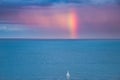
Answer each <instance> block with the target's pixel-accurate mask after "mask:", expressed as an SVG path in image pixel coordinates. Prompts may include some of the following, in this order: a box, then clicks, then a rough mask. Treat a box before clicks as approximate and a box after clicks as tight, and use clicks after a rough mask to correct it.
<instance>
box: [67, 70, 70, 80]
mask: <svg viewBox="0 0 120 80" xmlns="http://www.w3.org/2000/svg"><path fill="white" fill-rule="evenodd" d="M66 79H67V80H70V73H69V71H67V73H66Z"/></svg>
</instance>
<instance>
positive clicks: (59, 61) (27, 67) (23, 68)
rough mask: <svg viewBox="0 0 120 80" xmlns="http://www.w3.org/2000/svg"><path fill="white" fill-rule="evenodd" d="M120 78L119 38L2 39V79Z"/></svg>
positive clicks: (78, 79) (80, 79)
mask: <svg viewBox="0 0 120 80" xmlns="http://www.w3.org/2000/svg"><path fill="white" fill-rule="evenodd" d="M67 72H69V74H70V79H69V80H120V40H104V39H103V40H102V39H101V40H99V39H98V40H94V39H93V40H87V39H86V40H81V39H77V40H69V39H68V40H64V39H63V40H54V39H51V40H49V39H46V40H44V39H43V40H41V39H0V80H67V79H66V73H67Z"/></svg>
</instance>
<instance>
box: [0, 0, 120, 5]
mask: <svg viewBox="0 0 120 80" xmlns="http://www.w3.org/2000/svg"><path fill="white" fill-rule="evenodd" d="M54 3H57V4H59V3H66V4H69V3H75V4H80V5H106V4H120V1H119V0H0V6H25V5H39V6H48V5H52V4H54Z"/></svg>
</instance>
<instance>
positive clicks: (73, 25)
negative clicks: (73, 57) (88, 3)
mask: <svg viewBox="0 0 120 80" xmlns="http://www.w3.org/2000/svg"><path fill="white" fill-rule="evenodd" d="M77 21H78V20H77V14H76V11H75V10H74V9H73V10H71V11H70V13H69V15H68V28H69V31H70V37H71V38H73V39H76V38H77V37H78V35H77V30H78V28H77V24H78V23H77Z"/></svg>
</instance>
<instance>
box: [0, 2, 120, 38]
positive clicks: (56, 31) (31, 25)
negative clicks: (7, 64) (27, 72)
mask: <svg viewBox="0 0 120 80" xmlns="http://www.w3.org/2000/svg"><path fill="white" fill-rule="evenodd" d="M119 4H120V1H119V0H0V38H37V39H120V15H119V14H120V5H119Z"/></svg>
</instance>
